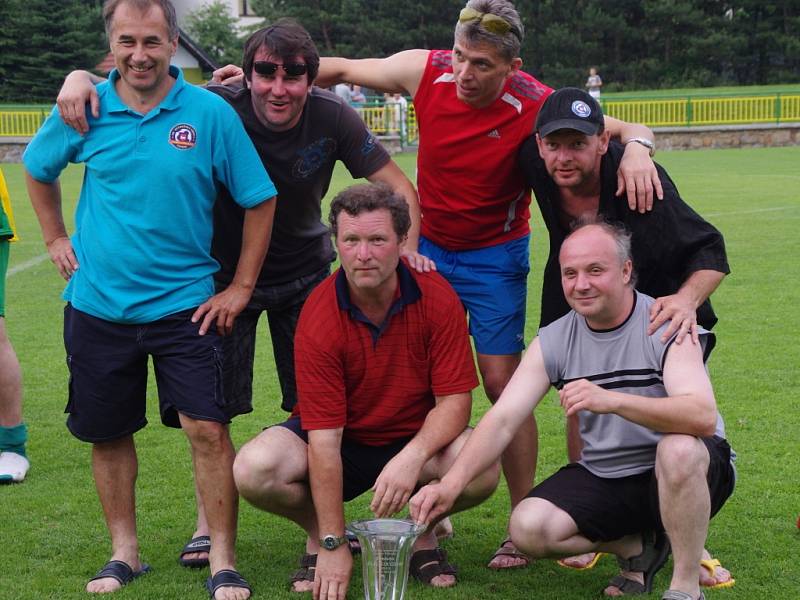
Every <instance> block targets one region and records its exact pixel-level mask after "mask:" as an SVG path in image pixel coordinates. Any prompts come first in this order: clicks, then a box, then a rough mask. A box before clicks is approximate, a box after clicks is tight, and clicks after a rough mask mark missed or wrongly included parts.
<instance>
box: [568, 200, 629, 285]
mask: <svg viewBox="0 0 800 600" xmlns="http://www.w3.org/2000/svg"><path fill="white" fill-rule="evenodd" d="M591 225H596V226H597V227H599V228H600V229H602V230H603V231H604V232H605V233H607V234H608V235H609V236H610V237H611V239H613V240H614V245H615V246H616V247H617V258H619V263H620V264H624V263H625V261H626V260H629V261H631V265H633V267H632V268H631V279H630V281H629V282H628V285H630V286H631V287H635V286H636V268H635V267H636V265H634V264H633V252H632V250H631V245H632V244H631V239H632V234H631V232H630V231H629V230H628V228H627V227H625V225H623V224H622V223H618V222H614V221H609V220H608V219H606V218H605V217H604V216H603V215H601V214H596V213H591V212H586V213H583V214H582V215H580V216H579V217H578V218H577V219H575V220H574V221H572V222H571V223H570V225H569V234H568V235H567V237H566V238H564V241H567V239H569V237H570V236H571V235H572V234H573V233H575V232H576V231H579V230H581V229H583V228H584V227H589V226H591ZM562 243H563V242H562Z"/></svg>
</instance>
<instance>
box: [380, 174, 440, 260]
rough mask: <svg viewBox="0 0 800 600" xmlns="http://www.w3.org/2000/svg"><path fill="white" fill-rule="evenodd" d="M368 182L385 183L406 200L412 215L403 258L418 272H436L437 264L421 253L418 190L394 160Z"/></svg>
mask: <svg viewBox="0 0 800 600" xmlns="http://www.w3.org/2000/svg"><path fill="white" fill-rule="evenodd" d="M367 180H369V181H371V182H373V183H376V182H381V183H385V184H386V185H388V186H389V187H390V188H392V189H393V190H394V191H396V192H397V193H399V194H401V195H402V196H403V198H405V199H406V204H408V212H409V213H410V215H411V229H409V231H408V237H407V238H406V243H405V245H404V248H403V256H405V257H406V259H407V260H408V263H409V264H410V265H411V267H412V268H413V269H416V270H417V271H420V272H422V271H435V270H436V264H435V263H434V262H433V261H432V260H431V259H429V258H428V257H427V256H423V255H422V254H420V253H419V230H420V224H421V218H420V210H419V197H418V196H417V190H416V189H414V184H412V183H411V181H410V180H409V179H408V177H406V175H405V173H403V171H402V170H401V169H400V167H398V166H397V163H396V162H394V161H393V160H390V161H389V162H388V163H386V164H385V165H384V166H383V167H381V168H380V169H378V170H377V171H375V172H374V173H373V174H372V175H369V176H367Z"/></svg>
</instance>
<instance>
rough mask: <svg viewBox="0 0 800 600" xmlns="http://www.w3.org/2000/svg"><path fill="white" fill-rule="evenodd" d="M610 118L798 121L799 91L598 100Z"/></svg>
mask: <svg viewBox="0 0 800 600" xmlns="http://www.w3.org/2000/svg"><path fill="white" fill-rule="evenodd" d="M602 104H603V110H604V111H605V113H606V114H607V115H609V116H611V117H616V118H617V119H621V120H623V121H628V122H631V123H644V124H645V125H648V126H650V127H687V126H698V125H746V124H751V123H775V124H778V123H790V122H794V123H797V122H800V94H797V93H792V94H780V93H778V94H764V95H748V96H708V97H700V96H683V97H674V98H667V97H664V98H642V99H635V98H624V99H622V98H620V99H609V100H605V99H603V100H602Z"/></svg>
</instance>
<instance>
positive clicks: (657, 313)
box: [647, 269, 725, 344]
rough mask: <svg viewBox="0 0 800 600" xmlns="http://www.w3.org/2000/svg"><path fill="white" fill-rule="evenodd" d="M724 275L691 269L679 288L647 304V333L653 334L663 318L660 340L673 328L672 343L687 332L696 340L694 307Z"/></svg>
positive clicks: (666, 336) (712, 271) (714, 288)
mask: <svg viewBox="0 0 800 600" xmlns="http://www.w3.org/2000/svg"><path fill="white" fill-rule="evenodd" d="M724 277H725V273H723V272H721V271H714V270H713V269H701V270H699V271H695V272H694V273H692V274H691V275H689V277H688V278H687V279H686V281H684V282H683V285H682V286H681V287H680V289H679V290H678V291H677V292H675V293H674V294H672V295H670V296H662V297H661V298H656V301H655V302H654V303H653V305H652V306H651V307H650V326H649V327H648V328H647V334H648V335H653V334H654V333H655V332H656V331H658V328H659V327H661V325H663V324H664V323H665V322H666V321H668V320H669V321H670V324H669V326H668V327H667V328H666V329H665V330H664V333H663V335H662V336H661V341H663V342H666V341H667V340H668V339H669V338H670V337H672V335H673V334H674V333H675V332H676V331H677V332H678V337H677V338H676V339H675V341H676V343H678V344H680V343H681V342H682V341H683V338H684V337H685V336H686V335H687V334H689V335H691V336H692V341H693V342H694V343H695V344H696V343H698V342H699V339H698V334H697V308H698V307H699V306H700V305H701V304H702V303H703V302H705V301H706V299H707V298H708V297H709V296H711V294H713V293H714V290H716V289H717V287H718V286H719V284H720V283H721V282H722V280H723V279H724Z"/></svg>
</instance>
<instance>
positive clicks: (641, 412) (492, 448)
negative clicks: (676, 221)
mask: <svg viewBox="0 0 800 600" xmlns="http://www.w3.org/2000/svg"><path fill="white" fill-rule="evenodd" d="M630 256H631V255H630V235H629V234H628V233H627V232H625V230H624V229H621V228H619V227H618V226H613V225H609V224H607V223H603V222H599V221H597V220H596V219H586V220H584V221H581V222H579V223H578V224H577V225H576V228H575V229H574V231H573V232H572V233H571V234H570V235H569V237H567V239H566V240H565V241H564V243H563V244H562V246H561V252H560V255H559V260H560V268H561V283H562V286H563V289H564V295H565V296H566V298H567V301H568V302H569V305H570V307H571V308H572V310H571V311H570V312H569V313H568V314H567V315H566V316H564V317H562V318H561V319H559V320H557V321H555V322H554V323H552V324H551V325H548V326H547V327H544V328H542V329H541V330H540V331H539V336H538V337H537V338H536V339H535V340H534V341H533V343H532V344H531V346H530V348H529V349H528V351H527V352H526V354H525V357H524V359H523V361H522V363H521V365H520V367H519V368H518V369H517V371H516V373H515V374H514V376H513V377H512V379H511V381H510V383H509V384H508V386H507V387H506V389H505V391H504V392H503V394H502V396H501V397H500V400H499V401H498V403H497V404H496V405H495V406H494V407H493V408H492V409H491V410H490V411H489V412H488V413H487V414H486V416H485V417H484V418H483V419H482V420H481V422H480V423H479V424H478V426H477V428H476V429H475V431H474V432H473V434H472V435H471V436H470V439H469V442H468V443H467V445H466V446H465V448H464V450H463V452H461V454H460V455H459V457H458V460H457V461H456V463H455V464H454V465H453V467H452V468H451V469H450V470H449V471H448V472H447V474H446V475H445V476H444V478H443V479H442V480H441V482H440V483H438V484H434V485H431V486H427V487H425V488H423V489H422V490H420V491H419V492H418V493H417V494H416V495H415V496H414V497H413V498H412V499H411V502H410V505H411V513H412V516H413V517H414V518H415V519H417V520H419V521H422V522H427V521H430V520H435V519H437V518H439V517H438V516H439V515H440V514H442V513H445V512H446V511H447V510H449V507H450V506H451V505H452V503H453V502H454V499H455V498H457V497H458V496H459V494H460V493H461V490H462V489H463V488H464V485H465V482H468V481H471V479H472V478H473V477H474V474H475V473H479V472H481V470H482V469H484V468H486V467H487V465H490V464H492V461H494V460H496V459H497V457H498V456H500V454H501V452H502V451H503V449H504V448H505V446H506V444H508V442H509V441H510V440H511V439H512V437H513V435H514V432H515V431H516V429H517V426H518V424H519V423H521V422H522V421H523V419H524V418H525V416H526V415H527V414H528V413H529V412H530V410H531V409H532V408H534V407H535V406H536V405H537V404H538V403H539V401H540V400H541V398H542V397H543V396H544V395H545V393H546V392H547V390H548V388H549V387H550V386H551V385H552V386H554V387H555V388H556V389H558V393H559V398H560V401H561V406H562V407H563V409H564V411H565V412H566V414H567V416H571V415H574V414H577V415H578V417H579V420H580V435H581V438H582V442H583V451H582V454H581V459H580V460H579V461H578V462H577V463H572V464H569V465H567V466H566V467H564V468H562V469H561V470H560V471H558V472H557V473H555V474H554V475H552V476H551V477H550V478H548V479H546V480H545V481H543V482H542V483H540V484H539V485H538V486H536V487H534V488H533V490H532V491H531V492H530V494H529V495H528V497H527V498H526V499H525V500H523V501H522V502H521V503H520V504H519V505H518V506H517V507H516V509H515V510H514V512H513V514H512V517H511V537H512V540H513V542H514V545H515V546H516V547H517V548H519V549H520V550H521V551H523V552H525V553H526V554H528V555H530V556H533V557H536V558H545V557H560V556H570V555H575V554H580V553H585V552H594V551H604V552H610V553H613V554H616V555H617V557H618V560H619V563H620V566H621V568H622V573H621V574H620V575H619V576H617V577H615V578H614V580H612V585H613V586H615V587H616V588H618V589H619V590H622V591H623V592H624V593H628V594H630V593H641V592H649V591H650V590H651V589H652V585H653V576H654V575H655V573H656V572H657V571H658V570H659V569H660V568H661V567H662V566H663V565H664V563H665V562H666V560H667V557H668V555H669V551H670V543H671V545H672V552H673V555H674V563H675V565H674V570H673V573H672V580H671V583H670V589H669V590H668V591H667V592H665V593H664V596H663V598H664V600H695V599H696V598H702V597H703V595H702V593H701V592H700V589H699V584H698V578H697V564H698V562H699V561H700V555H701V553H702V550H703V545H704V543H705V539H706V533H707V530H708V522H709V518H710V516H713V515H714V514H716V512H717V511H718V510H719V509H720V508H721V506H722V505H723V503H724V502H725V500H726V499H727V498H728V497H729V496H730V494H731V493H732V491H733V486H734V480H735V472H734V468H733V463H732V452H731V449H730V447H729V446H728V443H727V442H726V441H725V437H724V435H725V434H724V428H723V424H722V419H721V418H720V416H719V413H718V412H717V408H716V401H715V399H714V393H713V390H712V388H711V383H710V381H709V379H708V374H707V372H706V369H705V365H704V362H705V359H706V358H707V357H708V354H709V352H710V351H711V349H712V348H713V346H714V337H713V334H711V333H709V332H707V331H705V330H703V329H700V331H699V337H700V344H694V343H692V342H691V340H690V339H689V338H688V337H687V338H686V339H685V340H684V341H682V343H680V344H679V343H676V342H675V335H674V334H673V336H672V337H670V338H669V339H668V340H667V341H662V339H661V336H662V333H663V331H664V330H665V329H666V328H667V327H669V322H666V323H664V324H663V325H662V326H661V328H660V329H659V330H658V331H656V332H655V333H654V334H653V335H648V334H647V328H648V325H649V322H650V320H649V310H650V306H651V305H652V303H653V299H652V298H651V297H649V296H646V295H644V294H641V293H639V292H637V291H635V289H634V283H635V277H634V274H633V266H632V262H631V258H630Z"/></svg>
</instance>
